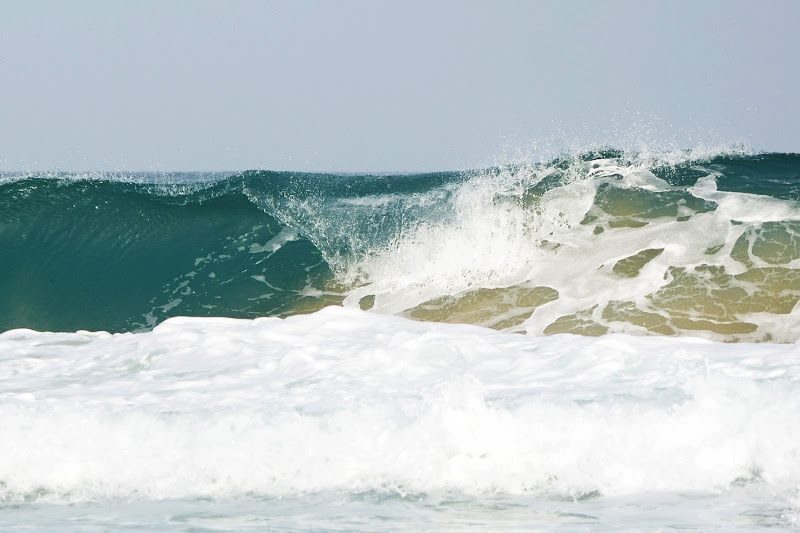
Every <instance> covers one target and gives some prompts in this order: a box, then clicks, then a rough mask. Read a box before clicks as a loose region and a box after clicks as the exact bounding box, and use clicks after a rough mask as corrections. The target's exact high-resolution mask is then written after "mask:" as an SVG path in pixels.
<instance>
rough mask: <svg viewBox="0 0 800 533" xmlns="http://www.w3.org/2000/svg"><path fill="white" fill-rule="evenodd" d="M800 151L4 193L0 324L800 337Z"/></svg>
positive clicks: (43, 180) (148, 180)
mask: <svg viewBox="0 0 800 533" xmlns="http://www.w3.org/2000/svg"><path fill="white" fill-rule="evenodd" d="M798 202H800V156H798V155H794V154H755V155H753V154H731V153H722V154H711V155H710V156H703V157H698V156H696V155H692V154H690V153H677V154H630V153H624V152H619V151H612V150H606V151H598V152H588V153H582V154H579V155H576V156H570V157H564V158H561V159H558V160H554V161H549V162H546V163H541V164H531V165H516V166H509V167H502V168H491V169H485V170H479V171H468V172H448V173H434V174H421V175H399V176H374V175H369V176H367V175H321V174H302V173H276V172H267V171H251V172H245V173H243V174H238V175H229V176H221V175H202V174H179V175H166V176H165V175H153V174H133V175H100V176H76V175H66V174H60V175H48V176H22V175H15V176H4V177H2V178H0V257H2V258H3V260H2V262H0V294H2V295H3V298H2V301H0V331H2V330H7V329H12V328H20V327H24V328H32V329H37V330H57V331H75V330H78V329H90V330H107V331H129V330H140V329H149V328H151V327H153V326H154V325H155V324H157V323H159V322H161V321H163V320H164V319H166V318H168V317H170V316H176V315H189V316H230V317H241V318H253V317H257V316H264V315H270V316H288V315H292V314H297V313H304V312H310V311H314V310H316V309H319V308H321V307H323V306H326V305H330V304H343V305H346V306H360V307H362V308H365V309H372V310H374V311H376V312H384V313H394V314H401V315H404V316H409V317H412V318H417V319H421V320H434V321H448V322H468V323H475V324H479V325H483V326H488V327H494V328H497V329H504V330H509V331H519V332H523V331H524V332H528V333H532V334H551V333H562V332H569V333H580V334H589V335H597V334H604V333H607V332H615V331H619V332H629V333H646V334H688V335H701V336H706V337H711V338H716V339H721V340H773V341H792V340H795V339H796V337H797V333H794V332H796V331H800V327H798V326H800V324H798V323H797V322H798V319H797V316H798V315H797V313H795V312H794V309H795V307H796V305H797V302H798V300H800V281H798V280H800V203H798Z"/></svg>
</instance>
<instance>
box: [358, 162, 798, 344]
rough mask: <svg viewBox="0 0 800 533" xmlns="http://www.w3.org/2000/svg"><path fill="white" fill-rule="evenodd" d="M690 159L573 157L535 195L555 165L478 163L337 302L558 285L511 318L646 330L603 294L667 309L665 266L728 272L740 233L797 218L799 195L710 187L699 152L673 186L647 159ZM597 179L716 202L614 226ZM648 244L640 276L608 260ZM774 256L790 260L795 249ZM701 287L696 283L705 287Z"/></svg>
mask: <svg viewBox="0 0 800 533" xmlns="http://www.w3.org/2000/svg"><path fill="white" fill-rule="evenodd" d="M679 155H680V157H679ZM695 158H696V157H695V155H693V154H692V153H682V154H666V155H665V154H661V156H659V158H657V157H656V156H655V155H653V154H627V155H623V156H622V157H620V158H615V159H596V160H592V161H579V160H576V161H573V162H572V163H571V164H569V165H568V166H567V167H566V168H565V169H563V170H562V171H560V172H561V176H560V178H559V180H560V184H559V185H558V186H555V187H551V188H549V189H547V190H545V191H544V192H543V193H541V194H540V196H538V197H536V198H535V200H531V199H530V198H527V197H526V194H527V193H526V191H528V190H530V189H531V188H532V187H534V186H535V185H536V184H537V183H539V182H541V181H542V180H544V179H547V178H548V177H549V176H550V175H551V174H552V173H553V172H554V171H555V170H554V168H553V167H537V166H528V167H521V168H508V169H503V170H501V171H497V172H495V171H493V172H487V173H477V174H476V175H474V176H473V177H472V178H471V179H469V180H467V181H465V182H464V183H463V184H459V185H458V186H457V187H454V188H453V190H452V197H451V198H450V199H449V201H450V202H451V207H452V210H453V215H452V216H449V217H447V218H443V219H442V220H440V221H439V222H436V223H430V224H420V225H419V226H418V227H415V228H413V229H411V230H409V231H407V232H405V233H404V234H403V235H401V236H400V238H398V239H396V240H394V241H392V242H391V243H389V244H388V245H386V246H384V247H382V248H380V249H378V250H375V251H373V252H372V253H371V254H370V255H368V256H367V257H365V258H359V260H358V261H356V262H354V263H353V264H352V265H351V268H350V270H349V271H347V272H346V274H345V279H346V280H348V281H352V280H353V279H359V280H362V281H363V282H364V283H362V284H361V286H359V287H358V288H356V289H355V290H353V291H352V292H350V294H349V296H348V297H347V299H345V305H349V306H356V305H358V303H359V302H360V301H361V300H362V299H363V298H364V297H367V296H369V297H371V298H374V305H373V307H372V308H373V309H374V310H375V311H378V312H383V313H394V314H396V313H402V312H404V311H407V310H409V309H413V308H415V307H416V306H419V305H422V304H424V303H425V302H429V301H431V300H434V299H436V298H442V297H451V296H456V297H458V296H463V295H464V294H466V293H467V292H469V291H473V290H475V289H478V288H503V287H510V286H514V285H523V286H546V287H550V288H552V289H555V290H556V291H557V292H558V298H557V299H555V300H553V301H550V302H548V303H545V304H543V305H541V306H540V307H538V308H537V309H535V311H533V310H532V311H531V314H530V316H529V318H528V319H527V320H525V321H524V322H523V323H516V324H515V326H514V328H513V329H515V330H519V331H527V332H529V333H536V334H542V333H544V332H545V330H546V328H547V327H548V326H549V325H551V324H553V322H554V321H555V320H557V319H558V318H560V317H568V316H572V315H575V314H578V313H587V314H588V315H587V317H588V318H589V319H591V320H592V321H594V322H596V323H600V324H603V326H604V327H606V328H609V329H610V331H613V332H624V333H634V334H641V333H644V332H647V330H646V329H645V328H644V327H641V326H637V325H636V324H634V323H631V322H630V321H627V320H625V319H618V318H617V319H614V320H609V319H608V318H607V317H604V316H603V310H604V309H605V308H606V307H607V305H608V304H609V303H611V302H612V301H624V302H632V303H635V304H636V305H638V306H640V308H641V309H644V310H645V311H649V312H651V313H652V312H655V313H658V312H663V313H664V315H665V316H668V315H669V314H670V311H666V312H665V311H664V310H663V309H660V308H659V307H658V304H656V303H654V300H653V299H652V298H651V297H652V295H654V294H655V293H657V292H658V291H659V290H660V289H663V288H664V287H666V286H668V285H669V284H670V283H671V282H672V281H673V276H672V273H671V269H684V270H687V271H689V272H692V271H693V269H695V268H696V267H701V268H706V267H708V266H711V267H714V268H721V269H723V270H724V272H726V273H727V274H732V275H735V274H739V273H742V272H744V271H745V270H746V268H747V267H746V266H745V264H744V263H742V262H741V261H738V260H736V259H734V258H733V257H731V252H732V250H733V247H734V245H735V244H736V242H737V240H739V239H740V237H742V236H743V235H744V236H745V237H748V236H749V238H750V240H751V241H752V239H753V232H754V231H756V232H757V231H759V228H761V225H762V224H764V223H770V222H775V221H795V220H798V219H799V218H800V206H798V205H797V204H796V203H795V202H791V201H787V200H781V199H777V198H771V197H767V196H760V195H755V194H746V193H737V192H722V191H719V190H717V184H716V180H717V179H718V178H719V177H720V176H719V174H718V173H717V172H716V171H714V170H713V169H705V168H704V167H703V166H702V160H697V161H696V164H697V167H696V168H695V170H696V171H699V172H705V173H706V176H705V177H702V178H700V179H699V180H698V181H697V183H696V184H695V185H694V186H693V187H688V188H682V187H678V186H671V185H670V184H669V183H667V182H666V181H665V180H663V179H661V178H659V177H657V176H656V175H655V174H653V172H651V170H650V169H652V168H653V167H654V165H656V164H658V165H662V166H663V165H670V164H672V165H677V164H681V163H686V162H687V161H695ZM604 186H611V187H613V188H614V189H615V190H617V189H626V190H631V191H648V192H649V193H685V194H686V195H687V196H689V195H691V196H689V197H690V198H692V197H693V198H692V199H693V200H695V201H698V200H708V201H710V202H713V204H710V205H712V206H713V207H711V208H709V209H706V210H703V209H701V210H700V211H699V212H696V211H695V210H694V209H692V208H690V207H688V206H687V204H686V200H685V199H681V200H676V205H675V206H674V209H675V210H676V214H672V215H664V216H653V217H647V218H645V219H644V220H641V217H640V219H639V220H635V221H634V223H635V224H638V225H643V227H626V226H625V224H622V225H621V226H614V225H609V224H608V220H607V219H608V218H609V216H608V214H607V213H602V212H599V211H598V206H597V205H596V202H597V195H598V194H599V191H600V190H601V187H604ZM625 201H634V202H635V201H636V200H635V199H634V200H631V199H627V200H625ZM640 201H641V200H640ZM646 201H648V202H652V205H650V206H649V207H650V208H656V207H657V206H658V202H656V201H655V200H654V199H652V198H650V199H648V200H646ZM639 208H641V206H639ZM612 209H613V206H612ZM617 209H621V210H622V211H625V210H629V209H631V207H630V206H628V205H624V206H622V207H617ZM633 209H636V207H635V206H634V207H633ZM642 209H643V208H642ZM592 213H595V214H598V215H599V216H600V219H599V220H598V222H597V223H593V222H587V221H586V220H587V218H586V217H587V215H589V214H592ZM620 218H622V219H623V221H625V219H626V217H625V216H621V217H620ZM633 218H636V216H635V215H634V216H633ZM597 224H601V225H602V226H603V227H600V226H598V225H597ZM750 248H751V249H752V242H751V244H750ZM652 249H658V250H663V251H662V252H661V253H660V255H658V256H657V257H655V258H653V259H652V260H650V261H649V262H648V263H647V265H646V266H645V267H644V268H642V269H641V271H640V272H638V275H634V276H630V277H626V276H621V275H619V274H618V273H617V272H616V271H614V267H615V265H616V264H617V263H618V262H619V261H621V260H624V259H626V258H629V257H633V256H635V255H636V254H639V253H641V252H643V251H645V250H652ZM709 250H716V251H715V252H709ZM751 255H752V254H751ZM751 259H752V261H751V262H752V265H753V266H755V267H764V266H766V267H769V266H774V264H771V263H769V262H766V261H764V260H762V259H760V258H759V257H751ZM781 266H785V267H786V268H798V267H799V266H800V259H796V260H794V261H792V262H788V263H785V264H781ZM736 283H738V284H739V285H740V286H742V287H743V288H744V289H743V290H746V291H747V292H748V293H750V294H752V293H754V292H755V291H756V290H757V288H756V287H754V286H752V285H749V284H747V283H745V282H739V281H737V282H736ZM699 290H700V291H701V292H705V291H706V288H700V289H699ZM772 290H774V288H773V289H772ZM723 292H724V291H723ZM687 313H688V314H689V315H690V316H691V317H692V318H694V319H701V318H704V317H702V316H700V315H701V313H695V314H697V315H698V316H694V315H693V313H694V312H693V311H687ZM730 313H731V314H733V315H735V314H737V313H736V312H734V311H730ZM706 318H707V317H706ZM710 318H711V319H712V320H717V319H719V318H720V317H718V316H716V317H710ZM738 319H739V320H740V321H742V322H744V321H749V322H752V323H753V324H754V327H756V329H755V331H752V332H750V333H746V334H741V335H739V337H737V340H763V339H770V340H772V341H779V342H793V341H795V340H796V339H797V338H798V331H800V329H798V327H800V314H797V313H788V312H786V311H783V312H782V316H781V317H780V320H776V316H775V315H768V314H766V313H763V314H759V313H755V312H754V313H750V314H748V315H747V316H744V315H739V316H738ZM679 329H680V328H679ZM681 333H683V334H690V335H697V336H704V337H707V338H711V339H715V340H731V337H729V336H726V334H721V333H719V332H715V331H713V329H708V328H705V329H704V328H702V327H701V328H695V329H689V330H683V331H681Z"/></svg>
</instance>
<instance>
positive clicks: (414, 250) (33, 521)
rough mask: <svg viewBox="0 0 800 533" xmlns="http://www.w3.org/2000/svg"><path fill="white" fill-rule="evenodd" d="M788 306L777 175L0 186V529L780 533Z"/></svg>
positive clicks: (798, 192)
mask: <svg viewBox="0 0 800 533" xmlns="http://www.w3.org/2000/svg"><path fill="white" fill-rule="evenodd" d="M799 300H800V155H798V154H776V153H752V152H749V151H746V150H718V151H713V150H706V151H704V152H700V151H673V152H656V153H648V152H630V151H619V150H611V149H604V150H595V151H586V152H581V153H575V154H568V155H564V156H562V157H558V158H554V159H551V160H547V161H541V162H537V163H528V164H515V165H508V166H498V167H493V168H487V169H481V170H474V171H459V172H442V173H429V174H415V175H405V174H401V175H356V174H308V173H297V172H270V171H248V172H243V173H85V174H76V173H33V174H31V173H6V174H0V530H2V531H30V530H34V531H52V532H64V531H75V532H95V531H196V532H201V531H202V532H207V531H298V532H299V531H302V532H312V531H313V532H316V531H531V530H536V531H592V532H596V531H600V532H605V531H609V532H611V531H672V530H694V531H713V530H716V531H726V532H727V531H754V530H761V529H770V530H774V531H792V530H797V529H800V344H798V341H800V305H798V301H799Z"/></svg>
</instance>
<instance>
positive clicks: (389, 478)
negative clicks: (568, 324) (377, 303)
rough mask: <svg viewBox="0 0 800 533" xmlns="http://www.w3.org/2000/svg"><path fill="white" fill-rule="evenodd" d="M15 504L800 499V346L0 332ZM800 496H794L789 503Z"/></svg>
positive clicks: (403, 329) (388, 321) (205, 324)
mask: <svg viewBox="0 0 800 533" xmlns="http://www.w3.org/2000/svg"><path fill="white" fill-rule="evenodd" d="M0 384H2V385H0V427H2V428H3V429H2V432H3V438H2V439H0V497H1V498H2V499H4V500H6V501H16V500H18V499H26V498H27V499H30V498H38V499H39V500H40V501H81V500H97V499H103V498H111V497H123V498H144V499H151V500H152V499H155V500H158V499H164V498H193V497H201V496H202V497H214V498H224V497H229V496H237V495H245V494H263V495H267V496H292V495H302V494H308V493H310V492H318V491H344V492H346V493H357V492H359V491H389V492H394V491H397V492H399V493H401V494H404V493H408V492H430V493H435V492H437V491H457V492H459V493H462V494H472V495H486V494H494V493H502V494H512V495H513V494H518V495H522V494H531V495H544V496H547V495H551V496H552V495H556V496H558V495H561V496H566V497H570V498H579V497H582V495H586V494H599V495H601V496H602V497H616V496H625V495H629V496H630V495H637V494H638V495H642V494H650V493H674V494H680V493H687V492H689V493H700V494H707V495H720V494H726V493H729V492H730V491H733V490H736V489H735V487H737V486H740V485H746V486H750V487H756V488H757V489H758V490H757V492H758V494H759V495H760V496H759V497H764V496H763V495H764V494H770V495H772V496H770V497H771V498H776V500H775V501H777V502H780V504H781V505H783V506H785V507H786V508H787V509H794V508H796V505H795V503H793V502H794V501H795V500H794V499H793V498H795V496H794V495H795V494H796V492H795V491H796V489H797V488H798V487H799V486H800V461H799V460H798V457H799V456H800V444H798V443H800V423H799V422H798V418H797V412H798V409H800V394H798V392H800V346H798V345H774V344H759V345H756V344H738V345H723V344H717V343H714V342H710V341H705V340H700V339H674V338H642V337H631V336H625V335H609V336H605V337H601V338H585V337H575V336H568V335H560V336H553V337H544V338H542V337H531V336H521V335H511V334H506V333H499V332H494V331H491V330H486V329H483V328H478V327H473V326H461V325H448V324H435V323H420V322H414V321H409V320H406V319H403V318H400V317H393V316H383V315H378V314H374V313H365V312H362V311H358V310H354V309H344V308H327V309H325V310H323V311H320V312H318V313H315V314H312V315H306V316H295V317H291V318H289V319H286V320H282V319H277V318H265V319H257V320H253V321H248V320H234V319H223V318H215V319H200V318H191V319H190V318H175V319H171V320H168V321H166V322H164V323H163V324H161V325H159V326H158V327H156V328H155V329H154V330H153V331H152V332H148V333H139V334H117V335H109V334H105V333H89V332H77V333H37V332H33V331H28V330H14V331H9V332H6V333H4V334H2V335H0ZM791 512H792V513H795V514H794V515H792V516H795V515H796V511H791Z"/></svg>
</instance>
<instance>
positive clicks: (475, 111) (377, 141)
mask: <svg viewBox="0 0 800 533" xmlns="http://www.w3.org/2000/svg"><path fill="white" fill-rule="evenodd" d="M0 2H2V14H1V15H0V76H2V79H1V80H0V81H1V82H0V170H55V169H59V170H101V169H102V170H116V169H127V170H237V169H247V168H266V169H279V170H283V169H290V170H310V171H331V170H332V171H422V170H443V169H463V168H468V167H479V166H484V165H486V164H492V163H498V162H502V161H503V160H504V159H515V158H518V157H520V156H525V155H526V154H527V155H530V156H532V157H535V156H537V155H539V154H540V152H542V151H547V150H553V149H555V150H562V149H564V150H570V149H583V148H588V147H590V146H591V145H598V144H607V145H616V146H619V147H623V148H624V147H629V146H633V147H636V146H643V147H655V148H694V147H697V146H698V145H699V144H703V145H706V146H707V145H709V144H730V143H734V142H738V141H744V142H745V143H746V144H747V145H748V146H750V147H752V148H754V149H763V150H769V151H785V152H798V151H800V98H799V97H798V94H799V93H800V59H798V55H799V54H800V1H795V0H786V1H777V0H776V1H759V2H756V1H738V0H719V1H705V2H703V1H676V0H669V1H657V2H645V1H641V0H636V1H633V0H631V1H585V2H578V1H573V2H569V1H555V0H553V1H548V2H544V1H529V2H521V1H519V2H497V1H491V2H489V1H486V2H462V1H450V2H431V1H424V2H414V1H408V0H404V1H400V2H390V1H373V2H352V1H344V2H334V1H325V2H322V1H320V2H302V1H291V2H283V1H280V2H268V1H259V2H255V1H253V2H245V1H238V2H211V1H196V0H192V1H152V2H151V1H142V0H137V1H130V2H107V1H105V0H103V1H96V2H88V1H83V2H79V1H74V2H69V1H58V2H38V1H30V2H15V1H3V0H0Z"/></svg>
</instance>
